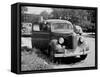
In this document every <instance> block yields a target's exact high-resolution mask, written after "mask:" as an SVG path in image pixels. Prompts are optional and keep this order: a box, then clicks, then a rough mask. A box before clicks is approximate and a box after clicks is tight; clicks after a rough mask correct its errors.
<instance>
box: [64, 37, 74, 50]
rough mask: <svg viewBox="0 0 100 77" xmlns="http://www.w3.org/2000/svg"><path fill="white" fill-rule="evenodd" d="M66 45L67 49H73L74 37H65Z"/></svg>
mask: <svg viewBox="0 0 100 77" xmlns="http://www.w3.org/2000/svg"><path fill="white" fill-rule="evenodd" d="M64 45H65V46H66V49H73V38H72V36H68V37H64Z"/></svg>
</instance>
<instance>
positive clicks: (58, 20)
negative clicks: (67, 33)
mask: <svg viewBox="0 0 100 77" xmlns="http://www.w3.org/2000/svg"><path fill="white" fill-rule="evenodd" d="M45 21H46V22H49V23H69V24H72V23H71V22H70V21H67V20H61V19H48V20H45Z"/></svg>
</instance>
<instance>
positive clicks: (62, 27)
mask: <svg viewBox="0 0 100 77" xmlns="http://www.w3.org/2000/svg"><path fill="white" fill-rule="evenodd" d="M51 28H52V31H69V30H70V31H72V30H73V27H72V24H69V23H53V24H52V26H51Z"/></svg>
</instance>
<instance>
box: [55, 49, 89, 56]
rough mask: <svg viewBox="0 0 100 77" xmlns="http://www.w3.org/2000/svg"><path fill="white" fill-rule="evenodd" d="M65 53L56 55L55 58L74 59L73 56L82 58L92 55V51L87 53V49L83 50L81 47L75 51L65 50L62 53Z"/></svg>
mask: <svg viewBox="0 0 100 77" xmlns="http://www.w3.org/2000/svg"><path fill="white" fill-rule="evenodd" d="M61 52H63V53H55V54H54V57H73V56H80V55H85V54H88V53H90V51H89V50H88V51H86V50H85V49H81V48H80V47H78V48H76V49H75V50H67V49H63V51H61Z"/></svg>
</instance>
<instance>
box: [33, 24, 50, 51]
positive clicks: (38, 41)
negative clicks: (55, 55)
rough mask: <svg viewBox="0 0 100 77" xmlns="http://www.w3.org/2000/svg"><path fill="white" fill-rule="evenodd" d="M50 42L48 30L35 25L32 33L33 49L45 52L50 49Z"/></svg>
mask: <svg viewBox="0 0 100 77" xmlns="http://www.w3.org/2000/svg"><path fill="white" fill-rule="evenodd" d="M49 42H50V32H49V31H48V30H46V29H45V30H43V29H40V25H38V24H35V25H33V31H32V47H35V48H39V49H41V50H45V49H47V48H48V45H49Z"/></svg>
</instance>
